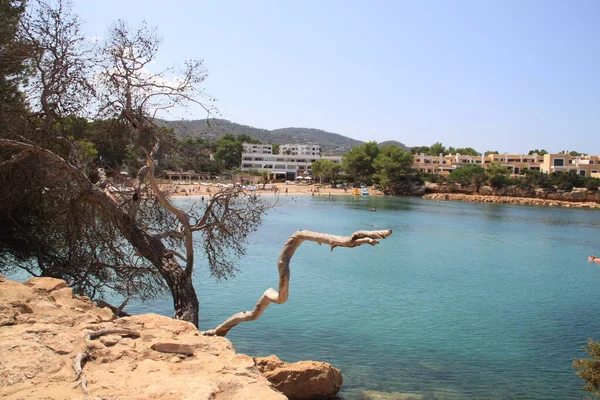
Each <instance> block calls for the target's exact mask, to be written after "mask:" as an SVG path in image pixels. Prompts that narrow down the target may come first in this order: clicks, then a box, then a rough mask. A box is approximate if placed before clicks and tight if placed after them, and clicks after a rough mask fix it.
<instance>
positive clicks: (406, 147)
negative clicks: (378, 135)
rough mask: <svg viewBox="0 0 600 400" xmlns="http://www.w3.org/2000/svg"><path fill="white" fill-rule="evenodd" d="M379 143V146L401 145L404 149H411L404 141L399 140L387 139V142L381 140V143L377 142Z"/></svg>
mask: <svg viewBox="0 0 600 400" xmlns="http://www.w3.org/2000/svg"><path fill="white" fill-rule="evenodd" d="M377 145H378V146H379V147H385V146H390V145H394V146H398V147H400V148H401V149H402V150H404V151H410V147H408V146H406V145H405V144H404V143H400V142H399V141H397V140H386V141H385V142H379V143H377Z"/></svg>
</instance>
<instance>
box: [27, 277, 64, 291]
mask: <svg viewBox="0 0 600 400" xmlns="http://www.w3.org/2000/svg"><path fill="white" fill-rule="evenodd" d="M25 285H27V286H29V287H32V288H33V289H34V290H35V291H38V292H47V293H50V292H52V291H54V290H57V289H63V288H66V287H67V283H66V282H65V281H63V280H62V279H56V278H37V277H36V278H31V279H29V280H27V281H25Z"/></svg>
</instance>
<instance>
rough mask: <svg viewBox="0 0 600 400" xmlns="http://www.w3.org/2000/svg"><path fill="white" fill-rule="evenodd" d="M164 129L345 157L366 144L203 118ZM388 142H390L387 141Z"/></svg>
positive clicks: (308, 130) (300, 130) (165, 123)
mask: <svg viewBox="0 0 600 400" xmlns="http://www.w3.org/2000/svg"><path fill="white" fill-rule="evenodd" d="M158 123H159V124H160V125H163V126H168V127H170V128H173V129H174V130H175V134H176V135H178V136H179V137H184V138H185V137H194V138H195V137H203V138H206V139H209V140H217V139H219V138H220V137H221V136H223V135H225V134H226V133H233V134H234V135H241V134H246V135H248V136H250V137H252V138H254V139H258V140H260V141H261V142H263V143H278V144H288V143H289V144H296V143H297V144H317V145H319V146H321V151H322V153H323V154H327V153H331V154H338V155H341V154H344V153H346V152H348V151H349V150H350V149H351V148H352V147H354V146H360V145H361V144H363V143H364V142H362V141H360V140H356V139H352V138H349V137H347V136H343V135H340V134H337V133H332V132H327V131H324V130H322V129H311V128H282V129H274V130H267V129H260V128H254V127H252V126H247V125H241V124H236V123H235V122H231V121H227V120H225V119H217V118H212V119H208V120H206V119H202V120H194V121H163V120H158ZM391 142H393V144H396V145H398V146H400V147H401V148H403V149H407V147H406V146H405V145H404V144H402V143H400V142H396V141H391ZM385 143H388V142H385Z"/></svg>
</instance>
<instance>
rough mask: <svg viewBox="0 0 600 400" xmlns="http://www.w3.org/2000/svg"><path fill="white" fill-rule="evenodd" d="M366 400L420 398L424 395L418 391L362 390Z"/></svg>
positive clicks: (411, 399) (417, 399) (409, 399)
mask: <svg viewBox="0 0 600 400" xmlns="http://www.w3.org/2000/svg"><path fill="white" fill-rule="evenodd" d="M362 397H363V399H364V400H420V399H422V398H423V395H421V394H417V393H399V392H378V391H376V390H365V391H363V392H362Z"/></svg>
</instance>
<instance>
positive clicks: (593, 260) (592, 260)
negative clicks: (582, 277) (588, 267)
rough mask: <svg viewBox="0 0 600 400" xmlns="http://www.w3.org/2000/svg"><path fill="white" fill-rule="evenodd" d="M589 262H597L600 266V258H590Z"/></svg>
mask: <svg viewBox="0 0 600 400" xmlns="http://www.w3.org/2000/svg"><path fill="white" fill-rule="evenodd" d="M588 261H589V262H595V263H598V264H600V258H598V257H596V256H589V257H588Z"/></svg>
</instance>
